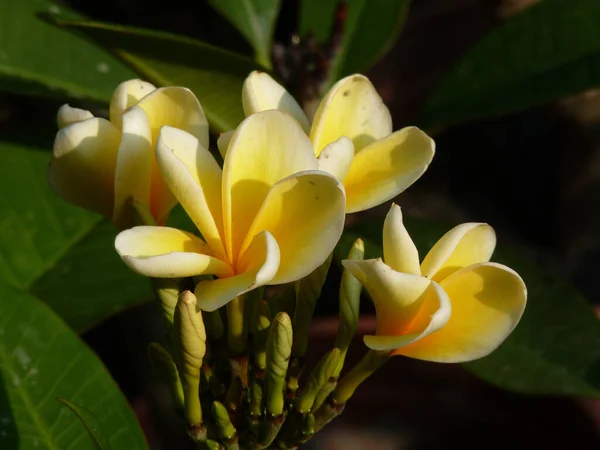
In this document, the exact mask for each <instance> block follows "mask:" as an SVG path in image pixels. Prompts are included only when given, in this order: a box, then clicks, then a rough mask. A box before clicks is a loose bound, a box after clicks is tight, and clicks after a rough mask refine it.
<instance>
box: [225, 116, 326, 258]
mask: <svg viewBox="0 0 600 450" xmlns="http://www.w3.org/2000/svg"><path fill="white" fill-rule="evenodd" d="M316 168H317V159H316V158H315V155H314V152H313V148H312V145H311V143H310V141H309V140H308V137H307V136H306V134H305V133H304V131H302V128H300V125H298V122H297V121H296V120H294V119H293V118H292V117H290V116H289V115H288V114H286V113H283V112H281V111H277V110H271V111H265V112H260V113H256V114H253V115H251V116H250V117H248V118H246V119H245V120H244V121H243V122H242V123H241V124H240V126H239V127H238V129H237V130H236V132H235V135H234V136H233V138H232V139H231V143H230V144H229V149H228V150H227V154H226V156H225V162H224V165H223V217H224V220H223V224H224V227H225V238H226V245H227V253H228V255H230V257H231V258H235V257H236V256H237V255H238V254H239V250H240V247H241V245H242V242H243V240H244V238H245V237H246V235H247V234H248V230H249V228H250V225H251V224H252V221H253V220H254V217H255V216H256V214H257V213H258V210H259V209H260V207H261V205H262V203H263V201H264V200H265V198H266V197H267V194H268V193H269V190H270V189H271V187H272V186H273V185H274V184H275V183H277V182H278V181H280V180H282V179H284V178H286V177H287V176H289V175H292V174H294V173H297V172H301V171H304V170H315V169H316Z"/></svg>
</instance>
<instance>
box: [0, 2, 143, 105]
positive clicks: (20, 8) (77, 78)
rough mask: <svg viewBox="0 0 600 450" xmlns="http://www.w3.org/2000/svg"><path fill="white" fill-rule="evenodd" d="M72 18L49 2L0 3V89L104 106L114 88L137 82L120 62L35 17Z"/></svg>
mask: <svg viewBox="0 0 600 450" xmlns="http://www.w3.org/2000/svg"><path fill="white" fill-rule="evenodd" d="M59 11H62V12H63V13H64V14H69V15H71V16H73V14H72V13H70V12H69V11H65V8H64V7H63V6H62V5H60V6H59V5H58V4H57V3H55V2H53V1H47V0H20V1H16V2H11V1H5V2H2V13H1V14H0V85H1V86H3V88H2V89H3V90H12V91H17V92H22V93H26V94H46V95H48V94H52V95H55V96H56V95H59V94H62V95H64V94H65V93H66V94H68V95H70V96H72V97H77V98H87V99H91V100H96V101H108V100H110V98H111V96H112V92H113V90H114V88H115V86H116V85H117V84H119V83H120V82H121V81H124V80H127V79H130V78H135V76H136V75H135V73H134V72H133V71H132V70H131V69H129V68H128V67H127V66H126V65H125V64H123V62H121V61H119V59H118V58H116V57H115V56H113V55H111V54H110V53H108V52H107V51H105V50H103V49H101V48H99V47H97V46H96V45H93V44H91V43H90V42H88V41H86V40H82V39H79V38H76V37H74V36H73V35H72V34H70V33H69V32H67V31H65V30H61V29H59V28H57V27H55V26H52V25H51V24H49V23H46V22H44V21H43V20H42V19H40V17H38V14H45V13H46V14H47V13H56V12H59Z"/></svg>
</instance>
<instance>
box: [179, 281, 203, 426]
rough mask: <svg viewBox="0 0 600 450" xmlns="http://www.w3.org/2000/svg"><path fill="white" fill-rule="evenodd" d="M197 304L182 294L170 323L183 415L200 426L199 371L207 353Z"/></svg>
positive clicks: (189, 293) (188, 296)
mask: <svg viewBox="0 0 600 450" xmlns="http://www.w3.org/2000/svg"><path fill="white" fill-rule="evenodd" d="M196 303H197V300H196V296H195V295H194V294H192V293H191V292H190V291H185V292H183V293H182V294H181V295H180V296H179V301H178V302H177V308H176V309H175V315H174V321H173V334H174V336H173V345H174V347H175V348H176V355H177V356H176V360H177V366H178V368H179V373H180V375H181V379H182V385H183V389H184V405H185V411H184V413H185V417H186V419H187V421H188V422H189V423H190V424H191V425H199V424H202V408H201V406H200V368H201V367H202V360H203V358H204V355H205V353H206V331H205V329H204V322H203V320H202V313H201V312H200V310H199V309H198V307H197V304H196Z"/></svg>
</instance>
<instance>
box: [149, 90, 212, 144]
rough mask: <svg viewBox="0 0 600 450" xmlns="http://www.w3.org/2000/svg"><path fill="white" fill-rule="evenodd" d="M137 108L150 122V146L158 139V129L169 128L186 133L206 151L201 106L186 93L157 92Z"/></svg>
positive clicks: (180, 91)
mask: <svg viewBox="0 0 600 450" xmlns="http://www.w3.org/2000/svg"><path fill="white" fill-rule="evenodd" d="M138 106H139V107H140V108H142V109H143V110H144V111H146V114H147V115H148V118H149V119H150V128H151V129H152V138H153V140H152V141H153V142H156V140H157V139H158V134H159V132H160V129H161V128H162V127H163V126H165V125H168V126H171V127H175V128H179V129H180V130H183V131H187V132H188V133H190V134H191V135H192V136H194V137H195V138H196V139H198V141H200V145H202V146H203V147H204V148H208V121H207V120H206V115H205V114H204V110H203V109H202V106H200V102H198V99H197V98H196V96H195V95H194V93H193V92H192V91H190V90H189V89H186V88H182V87H176V86H170V87H163V88H159V89H156V90H155V91H153V92H152V93H151V94H149V95H147V96H146V97H144V98H143V99H142V100H140V102H139V103H138Z"/></svg>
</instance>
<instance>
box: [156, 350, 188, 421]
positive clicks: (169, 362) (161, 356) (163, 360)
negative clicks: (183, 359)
mask: <svg viewBox="0 0 600 450" xmlns="http://www.w3.org/2000/svg"><path fill="white" fill-rule="evenodd" d="M148 357H149V359H150V362H151V363H152V365H153V366H154V367H155V368H156V370H158V372H159V373H160V375H161V377H162V378H163V380H164V382H165V383H166V384H167V387H168V388H169V391H170V392H171V398H172V399H173V403H174V404H175V409H177V410H179V411H183V405H184V400H183V387H182V386H181V380H180V378H179V371H178V370H177V366H176V365H175V362H174V361H173V358H171V355H170V354H169V352H167V351H166V350H165V349H164V348H163V347H162V346H161V345H160V344H158V343H156V342H153V343H151V344H150V345H149V346H148Z"/></svg>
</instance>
